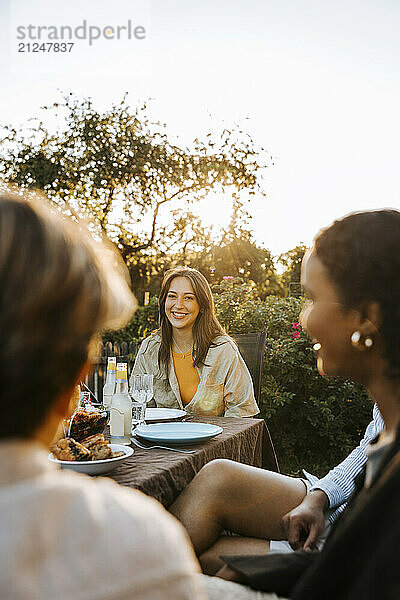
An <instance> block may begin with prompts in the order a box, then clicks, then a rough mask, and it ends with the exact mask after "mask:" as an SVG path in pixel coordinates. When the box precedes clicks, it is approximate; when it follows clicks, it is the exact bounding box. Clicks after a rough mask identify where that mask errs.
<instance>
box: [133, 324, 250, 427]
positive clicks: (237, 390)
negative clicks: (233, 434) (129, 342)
mask: <svg viewBox="0 0 400 600" xmlns="http://www.w3.org/2000/svg"><path fill="white" fill-rule="evenodd" d="M160 344H161V338H160V335H159V334H158V333H153V334H152V335H150V336H149V337H147V338H146V339H145V340H144V341H143V342H142V345H141V346H140V349H139V352H138V355H137V357H136V361H135V365H134V367H133V370H132V375H133V374H138V375H140V374H142V373H149V374H153V375H154V400H155V405H156V406H158V407H163V408H184V409H185V410H186V411H187V412H189V413H191V414H195V415H205V416H225V417H251V416H254V415H256V414H257V413H258V412H259V409H258V406H257V403H256V401H255V399H254V390H253V383H252V380H251V376H250V373H249V371H248V369H247V367H246V364H245V362H244V360H243V358H242V357H241V355H240V352H239V350H238V349H237V346H236V344H235V343H234V342H233V340H232V339H231V338H230V337H229V336H228V335H221V336H219V337H218V338H217V339H216V340H215V344H216V346H211V347H210V348H209V350H208V352H207V356H206V358H205V361H204V362H205V365H200V366H199V367H197V370H198V373H199V376H200V383H199V386H198V388H197V392H196V393H195V395H194V396H193V399H192V400H191V402H190V403H189V404H187V405H186V406H185V407H183V404H182V399H181V395H180V392H179V385H178V380H177V378H176V375H175V370H174V363H173V360H172V357H171V361H170V367H169V374H168V379H167V378H166V377H165V375H164V374H163V373H162V372H160V370H159V368H158V350H159V348H160ZM206 365H207V366H206Z"/></svg>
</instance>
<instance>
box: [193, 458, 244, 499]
mask: <svg viewBox="0 0 400 600" xmlns="http://www.w3.org/2000/svg"><path fill="white" fill-rule="evenodd" d="M238 466H239V465H238V463H236V462H234V461H233V460H227V459H225V458H217V459H215V460H212V461H211V462H209V463H207V464H206V465H204V467H203V468H202V469H201V470H200V471H199V472H198V473H197V475H196V477H195V478H194V480H193V484H195V485H196V486H198V487H202V488H203V487H204V488H206V489H207V491H208V492H209V491H210V490H214V491H219V490H227V488H229V487H230V485H231V483H232V482H233V481H234V479H235V478H236V476H237V473H238Z"/></svg>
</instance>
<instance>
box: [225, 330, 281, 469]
mask: <svg viewBox="0 0 400 600" xmlns="http://www.w3.org/2000/svg"><path fill="white" fill-rule="evenodd" d="M231 337H232V338H233V339H234V340H235V342H236V344H237V347H238V348H239V352H240V354H241V355H242V358H243V360H244V362H245V363H246V366H247V368H248V370H249V372H250V375H251V378H252V380H253V388H254V397H255V399H256V402H257V404H258V406H260V405H261V381H262V370H263V364H264V350H265V343H266V341H267V332H266V331H258V332H256V333H237V334H231ZM265 426H266V429H267V435H266V443H265V444H264V460H263V464H264V465H265V466H266V467H267V468H268V469H270V470H271V471H277V472H278V473H279V463H278V459H277V456H276V452H275V448H274V444H273V442H272V438H271V434H270V432H269V429H268V425H267V423H265Z"/></svg>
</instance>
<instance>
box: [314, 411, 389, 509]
mask: <svg viewBox="0 0 400 600" xmlns="http://www.w3.org/2000/svg"><path fill="white" fill-rule="evenodd" d="M383 426H384V423H383V419H382V416H381V414H380V412H379V410H378V408H377V406H376V405H374V409H373V420H372V421H371V422H370V423H369V425H368V427H367V429H366V430H365V433H364V437H363V439H362V440H361V442H360V444H359V445H358V446H357V448H355V449H354V450H353V451H352V452H350V454H349V455H348V457H347V458H345V459H344V461H342V462H341V463H340V464H339V465H337V466H336V467H334V468H333V469H332V470H331V471H329V473H327V475H325V477H323V478H322V479H320V480H319V481H318V482H317V483H316V484H315V485H313V486H312V487H311V488H310V492H311V491H314V490H322V491H323V492H325V494H326V496H327V498H328V501H329V504H328V507H329V508H336V507H337V506H340V505H341V504H343V503H344V502H347V500H348V499H349V498H350V496H351V494H352V493H353V492H354V488H355V486H354V479H355V477H356V476H357V475H358V474H359V473H360V472H361V471H362V469H363V467H364V465H365V463H366V462H367V456H366V454H365V448H366V447H367V446H368V444H369V443H370V442H371V441H372V440H373V439H374V438H375V437H376V436H377V435H378V434H379V433H380V432H381V431H382V429H383Z"/></svg>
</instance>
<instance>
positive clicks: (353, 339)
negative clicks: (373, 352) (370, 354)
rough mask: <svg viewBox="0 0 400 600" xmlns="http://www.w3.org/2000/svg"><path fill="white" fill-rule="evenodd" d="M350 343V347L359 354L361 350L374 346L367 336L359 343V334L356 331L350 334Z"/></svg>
mask: <svg viewBox="0 0 400 600" xmlns="http://www.w3.org/2000/svg"><path fill="white" fill-rule="evenodd" d="M350 341H351V344H352V346H353V347H354V348H356V349H357V350H359V351H361V352H362V351H363V350H367V349H369V348H372V346H373V345H374V340H373V339H372V338H371V337H369V336H368V337H366V338H365V340H364V341H363V342H361V332H360V331H358V330H357V331H355V332H354V333H353V334H352V336H351V337H350Z"/></svg>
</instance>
